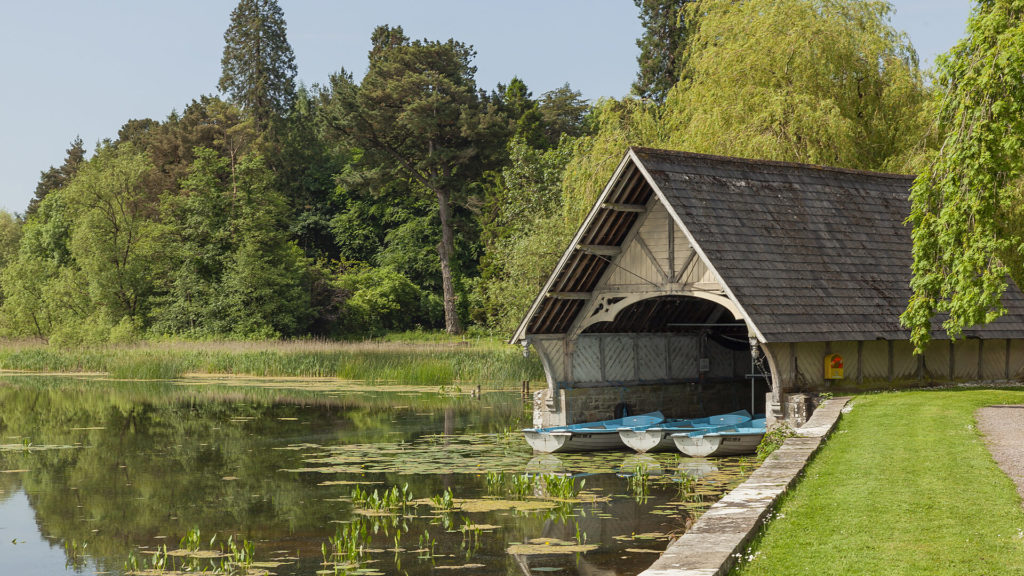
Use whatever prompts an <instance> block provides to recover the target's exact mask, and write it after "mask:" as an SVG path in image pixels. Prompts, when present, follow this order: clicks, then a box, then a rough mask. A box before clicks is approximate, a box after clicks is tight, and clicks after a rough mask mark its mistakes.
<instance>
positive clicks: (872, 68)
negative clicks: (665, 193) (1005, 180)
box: [658, 0, 927, 170]
mask: <svg viewBox="0 0 1024 576" xmlns="http://www.w3.org/2000/svg"><path fill="white" fill-rule="evenodd" d="M891 11H892V7H891V5H890V4H889V3H888V2H863V1H860V0H836V1H833V2H812V1H809V0H751V1H749V2H731V1H728V0H701V1H699V2H696V3H694V4H693V5H692V6H688V7H687V9H686V14H687V16H686V18H687V19H688V20H690V21H692V22H695V23H696V24H695V26H694V27H693V29H692V30H691V38H690V43H689V46H688V48H687V65H688V67H689V69H688V71H687V74H686V75H685V76H686V77H685V78H684V79H683V81H681V82H680V83H679V84H677V85H676V86H675V87H674V88H673V89H672V92H671V94H670V95H669V97H668V100H667V101H666V107H667V110H666V111H665V122H666V125H667V128H668V130H667V136H668V137H667V139H666V140H665V141H662V142H659V143H658V145H660V146H665V147H669V148H674V149H682V150H690V151H694V152H706V153H712V154H725V155H734V156H742V157H747V158H765V159H771V160H784V161H795V162H807V163H813V164H827V165H831V166H840V167H845V168H862V169H873V170H878V169H885V170H902V169H905V168H906V166H905V165H904V164H905V163H906V161H907V158H908V154H907V150H910V149H913V148H915V147H918V146H920V145H921V144H922V142H923V134H924V132H925V130H924V129H925V126H923V125H922V122H921V118H922V116H921V114H920V111H921V109H922V107H923V104H924V102H925V100H926V98H927V92H926V90H925V89H924V85H923V79H922V75H921V72H920V70H919V67H918V61H917V54H916V53H915V51H914V49H913V47H912V46H911V45H910V43H909V41H908V40H907V39H906V36H905V35H904V34H902V33H899V32H897V31H896V30H894V29H893V28H892V27H891V26H890V25H889V23H888V16H889V14H890V12H891Z"/></svg>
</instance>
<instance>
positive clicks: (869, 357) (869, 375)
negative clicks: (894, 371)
mask: <svg viewBox="0 0 1024 576" xmlns="http://www.w3.org/2000/svg"><path fill="white" fill-rule="evenodd" d="M860 369H861V377H862V378H864V380H887V379H888V378H889V343H888V342H886V341H885V340H868V341H866V342H864V344H863V348H862V349H861V360H860Z"/></svg>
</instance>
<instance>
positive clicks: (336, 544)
mask: <svg viewBox="0 0 1024 576" xmlns="http://www.w3.org/2000/svg"><path fill="white" fill-rule="evenodd" d="M369 543H370V532H369V531H368V530H367V525H366V523H365V522H363V521H361V520H357V521H353V522H350V523H348V524H342V525H341V526H339V527H338V529H337V530H335V532H334V536H331V537H330V538H328V540H327V542H324V543H323V544H321V546H320V551H321V553H322V554H323V557H324V566H330V567H332V568H333V569H334V573H335V574H340V573H342V571H345V570H347V569H349V568H355V567H358V566H359V563H360V562H361V560H362V557H363V555H364V554H365V551H366V547H367V545H369Z"/></svg>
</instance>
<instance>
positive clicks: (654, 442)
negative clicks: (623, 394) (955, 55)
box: [619, 410, 752, 454]
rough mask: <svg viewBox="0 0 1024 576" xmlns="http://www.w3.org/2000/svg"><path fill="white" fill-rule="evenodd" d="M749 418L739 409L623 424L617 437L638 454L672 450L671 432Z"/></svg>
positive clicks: (734, 423) (737, 423)
mask: <svg viewBox="0 0 1024 576" xmlns="http://www.w3.org/2000/svg"><path fill="white" fill-rule="evenodd" d="M751 418H752V416H751V415H750V412H747V411H746V410H739V411H737V412H731V413H729V414H719V415H716V416H707V417H705V418H690V419H670V420H665V421H663V422H660V423H657V424H653V425H651V426H624V427H622V428H619V438H620V439H621V440H622V443H623V444H625V445H626V446H628V447H630V448H632V449H633V450H636V451H637V452H639V453H640V454H644V453H645V452H657V451H662V450H674V449H675V441H673V439H672V435H673V434H678V433H682V432H698V431H710V430H711V429H714V428H720V427H722V426H726V427H729V426H741V425H743V424H745V423H747V422H750V419H751Z"/></svg>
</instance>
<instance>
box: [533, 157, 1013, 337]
mask: <svg viewBox="0 0 1024 576" xmlns="http://www.w3.org/2000/svg"><path fill="white" fill-rule="evenodd" d="M912 183H913V177H911V176H904V175H897V174H881V173H875V172H864V171H857V170H844V169H839V168H829V167H824V166H813V165H806V164H790V163H783V162H770V161H764V160H747V159H742V158H729V157H722V156H708V155H703V154H693V153H688V152H674V151H667V150H654V149H649V148H630V150H629V152H628V153H627V154H626V157H625V158H624V159H623V162H622V163H621V164H620V165H619V168H618V170H617V171H616V174H615V176H613V178H612V180H611V182H609V184H608V186H607V187H606V188H605V190H604V192H603V193H602V194H601V196H600V197H599V198H598V201H597V203H596V205H595V206H594V208H593V209H592V210H591V213H590V215H588V217H587V219H586V220H585V221H584V223H583V225H582V226H581V228H580V229H579V231H578V232H577V234H576V236H575V237H574V239H573V241H572V244H570V246H569V247H568V248H567V250H566V252H565V255H564V256H563V257H562V259H561V261H560V262H559V263H558V266H557V267H556V269H555V270H554V272H553V273H552V274H551V277H550V278H549V279H548V282H547V284H546V286H545V287H544V290H542V291H541V293H540V294H539V295H538V296H537V299H536V300H535V301H534V304H533V306H532V307H531V308H530V311H529V312H528V313H527V315H526V317H525V318H524V319H523V322H522V324H520V327H519V329H518V330H517V331H516V334H515V335H514V336H513V341H518V340H520V339H522V338H524V337H526V336H527V335H528V334H557V333H565V332H566V331H567V330H568V329H569V328H570V326H572V325H573V323H574V321H575V320H576V319H577V317H578V316H579V314H581V313H582V311H583V310H585V306H584V304H583V301H582V300H578V299H558V298H555V297H553V296H552V295H553V293H576V294H586V293H591V292H592V291H593V290H594V289H595V287H596V286H597V284H598V282H599V280H600V278H601V277H602V276H603V275H604V274H605V273H606V271H607V270H608V269H609V265H610V264H609V263H610V260H609V259H608V258H604V257H601V256H599V255H598V256H595V255H593V254H588V253H587V252H585V251H579V250H577V248H579V247H580V246H581V245H604V246H619V245H621V243H622V242H623V239H624V238H625V237H626V234H627V233H628V231H629V230H630V228H631V227H633V226H634V224H635V222H636V215H635V214H634V213H631V212H628V211H626V212H623V211H616V210H608V209H607V208H608V207H609V206H613V205H635V206H641V205H643V204H644V203H646V202H647V201H648V200H649V199H650V197H651V196H652V195H656V196H657V197H658V198H659V199H660V201H661V202H662V203H663V204H664V205H665V207H666V208H667V210H668V211H669V213H670V214H671V215H672V217H673V218H674V219H675V221H676V223H677V224H678V225H679V227H680V228H681V229H682V230H683V232H684V233H686V234H687V235H688V236H689V238H690V239H691V240H692V243H693V244H694V249H695V250H696V251H698V252H700V254H701V257H702V258H703V259H704V261H705V262H706V264H707V265H708V266H709V268H712V269H713V270H714V272H715V274H717V276H718V277H719V278H720V279H721V282H722V284H723V286H724V287H725V290H726V291H727V293H728V296H729V298H730V300H731V301H732V302H733V303H734V304H735V305H736V307H737V308H739V309H740V311H741V313H742V315H743V317H744V318H745V319H746V321H747V322H748V325H749V326H750V328H751V330H753V331H754V332H756V334H757V336H758V339H759V340H761V341H763V342H827V341H850V340H875V339H886V340H906V339H908V338H909V336H910V333H909V331H908V330H906V329H904V328H903V327H902V326H901V325H900V320H899V316H900V314H901V313H902V312H903V310H904V309H905V308H906V305H907V302H908V300H909V298H910V285H909V283H910V267H911V263H912V255H911V238H910V227H909V226H906V225H904V223H903V222H904V220H905V219H906V217H907V215H908V214H909V211H910V204H909V199H908V198H909V188H910V185H911V184H912ZM1009 284H1010V286H1009V288H1008V289H1007V291H1006V293H1005V295H1004V296H1003V305H1004V306H1005V307H1006V309H1007V311H1008V313H1007V314H1006V315H1004V316H1003V317H1001V318H999V319H997V320H996V321H995V322H992V323H990V324H988V325H984V326H979V327H975V328H970V329H968V330H965V331H964V335H965V336H977V337H984V338H1000V339H1001V338H1024V294H1021V291H1020V289H1019V288H1018V287H1017V286H1016V285H1014V284H1013V282H1010V283H1009ZM933 326H934V327H935V330H934V331H933V336H934V337H935V338H937V339H944V338H947V336H946V334H945V332H943V331H942V330H941V328H940V327H941V318H936V319H935V321H934V322H933ZM640 331H643V330H640Z"/></svg>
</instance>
